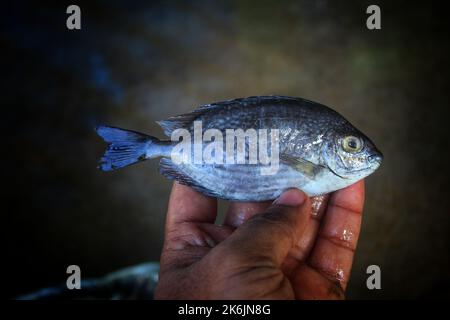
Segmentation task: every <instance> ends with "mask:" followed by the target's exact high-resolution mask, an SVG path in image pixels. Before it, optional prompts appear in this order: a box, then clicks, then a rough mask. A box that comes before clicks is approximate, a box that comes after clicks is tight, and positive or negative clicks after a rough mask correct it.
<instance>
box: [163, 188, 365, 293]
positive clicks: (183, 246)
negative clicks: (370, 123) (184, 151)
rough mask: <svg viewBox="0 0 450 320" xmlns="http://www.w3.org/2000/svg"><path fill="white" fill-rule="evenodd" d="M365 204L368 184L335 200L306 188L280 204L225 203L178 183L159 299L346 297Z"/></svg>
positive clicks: (339, 194)
mask: <svg viewBox="0 0 450 320" xmlns="http://www.w3.org/2000/svg"><path fill="white" fill-rule="evenodd" d="M363 204H364V181H359V182H357V183H355V184H354V185H351V186H349V187H347V188H345V189H341V190H339V191H336V192H334V193H332V194H330V195H328V196H324V197H313V198H308V197H307V196H306V194H304V193H303V192H302V191H300V190H298V189H289V190H287V191H285V192H284V193H283V194H282V195H281V196H280V197H279V198H278V199H277V200H275V201H274V202H273V203H270V202H264V203H261V202H260V203H248V202H247V203H244V202H231V203H230V206H229V208H228V212H227V215H226V218H225V222H224V225H222V226H219V225H215V224H214V221H215V220H216V215H217V200H216V199H215V198H210V197H206V196H204V195H202V194H200V193H198V192H196V191H194V190H193V189H191V188H189V187H187V186H184V185H180V184H178V183H174V186H173V189H172V193H171V195H170V200H169V206H168V212H167V221H166V229H165V242H164V247H163V251H162V255H161V269H160V280H159V283H158V286H157V288H156V291H155V298H157V299H343V298H344V297H345V296H344V292H345V289H346V287H347V283H348V280H349V276H350V270H351V266H352V262H353V255H354V250H355V248H356V244H357V240H358V236H359V232H360V228H361V218H362V215H361V213H362V209H363Z"/></svg>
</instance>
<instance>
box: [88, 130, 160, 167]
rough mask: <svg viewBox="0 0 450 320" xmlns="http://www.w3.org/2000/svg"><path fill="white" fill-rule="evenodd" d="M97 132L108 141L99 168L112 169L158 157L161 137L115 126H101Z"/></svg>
mask: <svg viewBox="0 0 450 320" xmlns="http://www.w3.org/2000/svg"><path fill="white" fill-rule="evenodd" d="M96 131H97V134H98V135H99V136H100V137H102V138H103V140H105V142H107V143H108V148H107V149H106V151H105V154H104V155H103V157H102V158H101V160H100V163H99V166H98V168H99V169H100V170H102V171H111V170H115V169H119V168H123V167H126V166H129V165H132V164H134V163H137V162H140V161H144V160H147V159H150V158H156V157H157V156H159V153H158V152H156V150H158V149H160V148H157V147H156V146H158V143H159V142H160V141H159V139H157V138H155V137H151V136H149V135H146V134H143V133H139V132H136V131H131V130H125V129H120V128H115V127H108V126H99V127H97V128H96Z"/></svg>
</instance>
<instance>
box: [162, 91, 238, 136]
mask: <svg viewBox="0 0 450 320" xmlns="http://www.w3.org/2000/svg"><path fill="white" fill-rule="evenodd" d="M236 100H237V99H235V100H227V101H222V102H218V103H211V104H206V105H203V106H200V107H198V108H197V109H195V110H193V111H191V112H188V113H184V114H180V115H178V116H174V117H170V118H168V119H166V120H161V121H156V123H157V124H159V126H160V127H161V128H162V129H163V130H164V134H165V135H166V136H168V137H170V136H171V135H172V132H173V131H174V130H176V129H181V128H184V129H187V128H189V127H190V125H191V124H192V123H193V122H194V121H195V119H197V118H198V117H199V116H201V115H203V114H205V113H207V112H209V111H211V110H214V109H217V108H222V107H225V106H229V105H233V104H236V102H238V101H236Z"/></svg>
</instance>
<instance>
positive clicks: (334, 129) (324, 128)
mask: <svg viewBox="0 0 450 320" xmlns="http://www.w3.org/2000/svg"><path fill="white" fill-rule="evenodd" d="M195 123H201V124H202V128H201V132H202V134H204V133H205V132H206V131H207V130H209V129H216V130H218V131H219V132H221V133H222V135H223V137H225V136H226V134H227V130H230V129H231V130H236V129H242V130H243V131H246V130H248V129H253V130H255V131H258V132H259V131H261V130H264V129H265V130H266V132H273V131H274V130H277V133H278V135H277V138H276V140H275V141H274V140H272V141H271V142H270V143H269V145H268V148H270V144H272V143H276V144H277V145H278V157H279V159H277V160H279V164H278V165H277V170H276V172H275V173H273V174H262V170H261V169H262V168H263V167H267V164H262V163H253V164H251V163H249V162H250V161H249V148H250V146H249V144H248V141H247V140H246V143H245V147H246V148H247V151H246V153H245V160H246V161H245V163H243V164H236V163H227V162H226V161H224V163H212V164H211V163H205V162H201V163H198V162H197V163H194V161H187V162H184V163H174V161H172V160H173V159H172V158H171V156H173V147H174V145H175V144H176V142H174V141H160V140H157V139H156V138H153V137H150V136H141V137H139V136H138V135H140V134H139V133H136V132H131V135H133V137H132V139H131V140H130V137H127V134H126V133H127V132H128V133H130V131H117V130H121V129H117V128H110V127H100V128H99V129H98V133H99V134H100V135H101V136H102V137H103V138H104V139H105V140H106V141H107V142H109V143H110V148H109V150H108V151H107V153H105V156H104V157H103V158H102V163H101V168H102V169H103V170H105V171H108V170H111V169H115V168H116V167H122V166H125V165H128V164H131V163H133V162H135V161H132V159H131V160H130V161H132V162H131V163H123V162H120V161H123V159H124V157H125V158H126V156H127V155H128V156H129V157H132V156H133V155H134V156H135V158H137V159H135V160H136V161H138V160H143V159H148V158H155V157H162V159H161V162H160V172H161V174H163V175H164V176H166V177H167V178H169V179H174V180H177V181H179V182H180V183H183V184H186V185H189V186H191V187H193V188H194V189H196V190H198V191H200V192H202V193H204V194H206V195H209V196H214V197H218V198H222V199H229V200H234V201H264V200H271V199H275V198H276V197H278V196H279V195H280V194H281V193H282V192H283V191H284V190H286V189H288V188H292V187H295V188H299V189H302V190H303V191H305V192H306V193H307V194H308V195H310V196H314V195H320V194H325V193H329V192H332V191H335V190H338V189H341V188H344V187H346V186H348V185H351V184H353V183H355V182H356V181H358V180H360V179H362V178H364V177H366V176H368V175H369V174H371V173H372V172H374V171H375V170H376V169H377V168H378V167H379V165H380V163H381V160H382V155H381V153H380V152H379V151H378V149H377V148H376V147H375V145H374V144H373V143H372V142H371V141H370V139H368V138H367V137H366V136H365V135H364V134H362V133H361V132H360V131H359V130H357V129H356V128H355V127H354V126H352V125H351V124H350V123H349V122H348V121H347V120H346V119H344V118H343V117H342V116H341V115H340V114H338V113H337V112H335V111H334V110H332V109H330V108H328V107H326V106H323V105H321V104H318V103H315V102H312V101H308V100H304V99H301V98H291V97H283V96H259V97H249V98H242V99H235V100H229V101H223V102H218V103H213V104H209V105H205V106H202V107H200V108H198V109H196V110H194V111H193V112H191V113H188V114H184V115H180V116H175V117H172V118H169V119H167V120H164V121H160V122H159V124H160V125H161V127H162V128H163V129H164V132H165V134H166V135H167V136H168V137H171V136H172V134H173V133H174V131H175V130H177V129H185V130H187V131H188V132H189V133H190V134H191V135H192V136H193V135H194V134H195V125H194V124H195ZM111 130H112V131H111ZM124 132H125V133H124ZM115 135H119V136H120V137H116V138H114V137H113V136H115ZM144 137H146V138H144ZM130 141H131V142H130ZM133 141H137V142H133ZM137 143H139V144H140V146H139V147H136V146H134V144H137ZM206 145H207V144H204V145H202V150H204V148H205V146H206ZM133 146H134V149H133ZM114 147H116V151H117V152H122V153H121V154H119V155H120V156H119V158H118V159H119V160H120V161H119V162H117V161H114V156H115V153H114V150H113V149H114ZM130 150H131V151H130ZM136 150H137V151H136ZM240 151H242V150H240ZM108 152H110V154H108ZM124 152H125V154H124ZM133 152H134V154H133ZM235 152H238V150H235ZM130 154H131V156H130ZM138 154H140V156H139V157H137V155H138ZM235 156H237V155H236V154H235ZM115 164H116V165H115ZM114 165H115V166H114Z"/></svg>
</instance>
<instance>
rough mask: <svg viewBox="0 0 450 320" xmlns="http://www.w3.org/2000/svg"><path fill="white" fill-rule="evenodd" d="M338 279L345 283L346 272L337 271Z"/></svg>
mask: <svg viewBox="0 0 450 320" xmlns="http://www.w3.org/2000/svg"><path fill="white" fill-rule="evenodd" d="M336 279H337V280H339V281H344V270H342V269H337V270H336Z"/></svg>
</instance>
